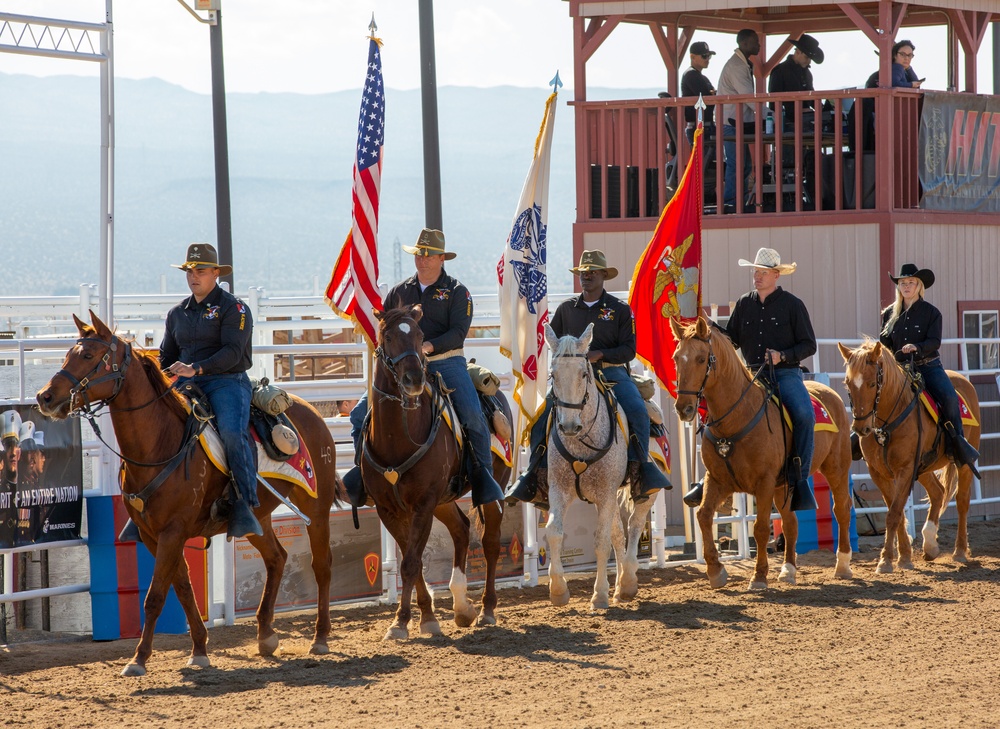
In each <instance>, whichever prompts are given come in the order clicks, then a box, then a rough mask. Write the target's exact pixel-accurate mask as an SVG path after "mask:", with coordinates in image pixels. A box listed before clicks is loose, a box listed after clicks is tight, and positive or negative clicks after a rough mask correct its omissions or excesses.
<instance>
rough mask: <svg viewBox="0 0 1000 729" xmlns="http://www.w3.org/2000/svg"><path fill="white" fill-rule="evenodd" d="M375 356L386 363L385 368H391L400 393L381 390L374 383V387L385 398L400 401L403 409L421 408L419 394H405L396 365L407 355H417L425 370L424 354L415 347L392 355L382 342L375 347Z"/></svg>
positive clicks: (390, 371) (390, 370) (421, 366)
mask: <svg viewBox="0 0 1000 729" xmlns="http://www.w3.org/2000/svg"><path fill="white" fill-rule="evenodd" d="M375 356H376V357H377V358H378V359H379V360H381V362H382V364H384V365H385V368H386V369H387V370H389V373H390V374H391V375H392V379H393V380H395V381H396V388H397V389H398V390H399V393H400V394H399V395H398V396H397V395H393V394H392V393H391V392H386V391H385V390H380V389H379V388H377V387H375V386H374V385H372V389H373V390H375V391H376V392H377V393H378V394H379V395H380V396H381V397H382V398H383V399H387V400H395V401H397V402H399V404H400V405H402V406H403V410H416V409H417V408H419V407H420V396H419V395H417V396H416V397H411V396H409V395H404V394H403V388H402V386H401V385H400V384H399V372H397V371H396V365H398V364H399V363H400V362H402V361H403V360H404V359H406V358H407V357H416V358H417V361H418V362H419V363H420V368H421V370H423V368H424V356H423V355H422V354H421V353H420V352H418V351H417V350H415V349H407V350H406V351H404V352H400V353H399V354H397V355H396V356H395V357H390V356H389V355H388V354H387V353H386V351H385V349H383V347H382V345H381V344H380V345H379V346H378V347H377V348H376V349H375Z"/></svg>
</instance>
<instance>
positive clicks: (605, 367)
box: [597, 362, 625, 370]
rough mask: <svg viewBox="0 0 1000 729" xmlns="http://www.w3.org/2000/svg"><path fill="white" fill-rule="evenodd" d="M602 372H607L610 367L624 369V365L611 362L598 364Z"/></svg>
mask: <svg viewBox="0 0 1000 729" xmlns="http://www.w3.org/2000/svg"><path fill="white" fill-rule="evenodd" d="M597 364H599V365H600V366H601V369H602V370H606V369H608V368H609V367H624V366H625V365H624V364H612V363H611V362H598V363H597Z"/></svg>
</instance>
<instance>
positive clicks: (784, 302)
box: [726, 286, 816, 367]
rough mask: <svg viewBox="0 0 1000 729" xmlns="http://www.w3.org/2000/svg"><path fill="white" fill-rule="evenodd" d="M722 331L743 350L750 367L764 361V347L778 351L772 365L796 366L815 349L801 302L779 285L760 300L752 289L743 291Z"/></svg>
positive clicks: (813, 336) (811, 330) (807, 315)
mask: <svg viewBox="0 0 1000 729" xmlns="http://www.w3.org/2000/svg"><path fill="white" fill-rule="evenodd" d="M726 334H728V335H729V338H730V339H731V340H733V344H734V345H736V346H737V347H738V348H740V349H742V350H743V359H745V360H746V363H747V365H748V366H750V367H759V366H760V365H762V364H764V350H766V349H773V350H776V351H778V352H780V353H781V355H782V361H781V362H780V363H779V364H777V365H775V366H776V367H798V366H799V362H801V361H802V360H804V359H805V358H806V357H811V356H812V355H814V354H815V353H816V335H815V334H813V328H812V322H811V321H810V320H809V312H808V311H806V307H805V304H803V303H802V301H800V300H799V299H798V298H796V297H795V296H793V295H792V294H790V293H788V292H787V291H785V290H784V289H782V288H781V287H780V286H779V287H778V288H776V289H775V290H774V291H772V292H771V294H770V295H769V296H768V297H767V298H766V299H764V302H763V303H761V301H760V295H759V294H758V293H757V292H756V291H751V292H750V293H747V294H743V296H741V297H740V299H739V301H737V302H736V306H735V307H734V308H733V313H732V315H731V316H730V317H729V323H728V324H727V325H726Z"/></svg>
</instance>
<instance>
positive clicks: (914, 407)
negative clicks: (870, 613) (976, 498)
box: [838, 340, 980, 573]
mask: <svg viewBox="0 0 1000 729" xmlns="http://www.w3.org/2000/svg"><path fill="white" fill-rule="evenodd" d="M838 347H839V348H840V354H841V356H842V357H843V358H844V362H845V364H846V365H847V369H846V376H845V378H844V384H846V385H847V390H848V392H849V393H850V396H851V407H852V410H853V413H852V415H853V416H854V430H855V431H856V432H857V434H858V435H859V436H861V452H862V454H864V457H865V461H866V462H867V463H868V470H869V471H870V472H871V476H872V480H873V481H874V482H875V485H876V486H878V489H879V491H881V492H882V498H883V499H885V504H886V506H887V507H889V513H888V514H887V515H886V519H885V545H884V546H883V547H882V554H881V555H880V556H879V561H878V566H877V567H876V568H875V571H876V572H879V573H887V572H892V570H893V562H896V566H898V567H899V568H900V569H911V568H912V567H913V550H912V545H911V544H910V535H909V533H908V532H907V528H906V517H905V516H904V514H903V509H904V507H905V506H906V501H907V499H908V498H909V496H910V491H911V490H912V489H913V482H914V481H920V483H921V484H922V485H923V487H924V489H925V490H926V491H927V498H928V500H929V501H930V508H929V509H928V510H927V520H926V521H925V522H924V526H923V528H922V529H921V534H922V535H923V548H924V559H926V560H932V559H934V558H935V557H937V556H938V555H939V554H940V553H941V548H940V546H939V545H938V541H937V535H938V524H939V520H940V518H941V514H943V513H944V511H945V509H947V508H948V502H949V501H950V500H951V498H952V497H953V496H954V497H955V503H956V506H957V507H958V534H957V535H956V537H955V553H954V555H953V559H954V560H955V561H956V562H966V561H967V560H968V559H969V556H970V553H969V534H968V525H967V519H968V515H969V501H970V498H971V486H972V469H970V468H967V467H963V468H958V467H957V466H956V465H955V463H954V461H953V460H952V459H951V457H950V455H949V454H948V453H947V451H946V449H945V438H944V436H943V434H942V433H941V431H940V430H939V429H938V426H937V424H936V423H935V422H934V420H933V419H932V418H931V416H930V414H929V413H928V412H927V410H926V409H925V408H924V407H922V406H921V405H920V404H919V402H918V400H917V394H916V393H915V392H914V391H913V388H912V387H910V378H909V376H908V375H907V374H906V372H905V371H904V370H903V368H902V367H901V366H900V365H899V363H898V362H896V358H895V357H894V356H893V354H892V352H891V351H890V350H889V349H886V348H885V347H883V346H882V344H881V342H877V341H874V340H867V341H865V342H864V343H863V344H862V345H861V346H860V347H858V348H857V349H849V348H847V347H845V346H844V345H843V344H838ZM948 377H949V378H950V379H951V381H952V384H954V385H955V389H956V390H957V391H958V393H959V394H960V395H961V396H962V397H963V398H965V402H966V404H967V405H968V406H969V410H970V411H971V412H972V414H973V416H975V418H976V421H977V422H979V398H978V397H977V396H976V388H974V387H973V386H972V383H971V382H969V381H968V380H967V379H966V378H965V377H963V376H962V375H960V374H958V373H957V372H948ZM979 435H980V426H978V425H973V426H966V427H965V437H966V438H967V439H968V441H969V442H970V443H971V444H972V445H973V446H974V447H978V446H979ZM942 468H943V469H944V470H945V483H946V484H947V486H945V485H944V484H942V483H941V481H940V480H939V479H938V476H937V474H936V473H935V470H936V469H942ZM897 541H898V542H899V550H898V555H897V553H896V544H895V543H896V542H897ZM897 557H898V561H896V560H897Z"/></svg>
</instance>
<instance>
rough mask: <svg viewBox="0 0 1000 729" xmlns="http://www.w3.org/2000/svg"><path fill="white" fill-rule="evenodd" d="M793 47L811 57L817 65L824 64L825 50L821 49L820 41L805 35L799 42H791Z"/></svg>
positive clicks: (800, 37)
mask: <svg viewBox="0 0 1000 729" xmlns="http://www.w3.org/2000/svg"><path fill="white" fill-rule="evenodd" d="M790 42H791V44H792V45H793V46H795V47H796V48H798V49H799V50H800V51H802V52H803V53H805V54H806V55H807V56H809V59H810V60H813V61H816V63H823V58H824V56H823V49H822V48H820V47H819V41H818V40H816V39H815V38H813V37H812V36H811V35H806V34H805V33H803V34H802V35H801V36H799V39H798V40H793V41H790Z"/></svg>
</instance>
